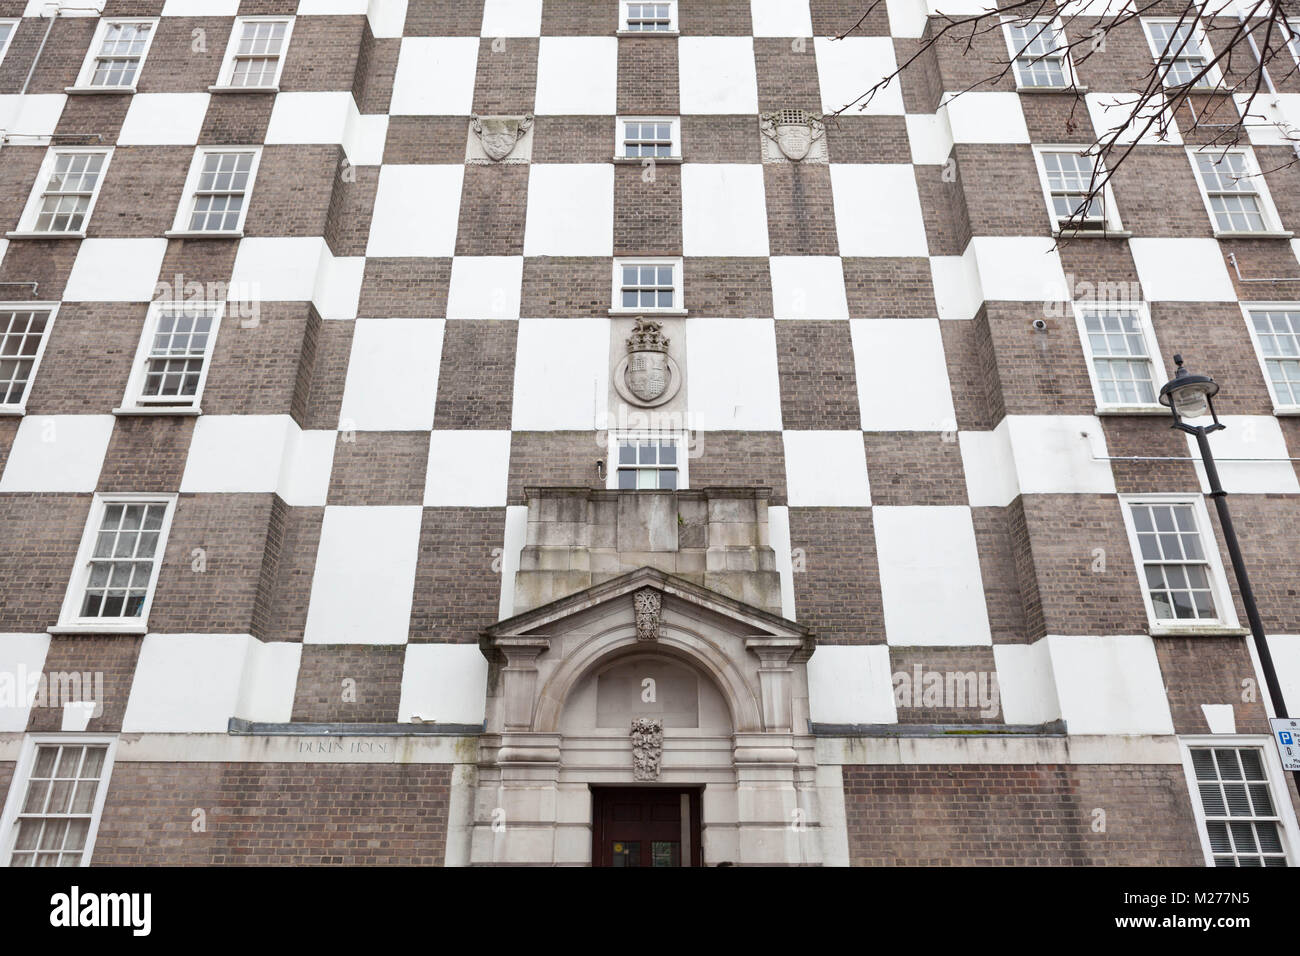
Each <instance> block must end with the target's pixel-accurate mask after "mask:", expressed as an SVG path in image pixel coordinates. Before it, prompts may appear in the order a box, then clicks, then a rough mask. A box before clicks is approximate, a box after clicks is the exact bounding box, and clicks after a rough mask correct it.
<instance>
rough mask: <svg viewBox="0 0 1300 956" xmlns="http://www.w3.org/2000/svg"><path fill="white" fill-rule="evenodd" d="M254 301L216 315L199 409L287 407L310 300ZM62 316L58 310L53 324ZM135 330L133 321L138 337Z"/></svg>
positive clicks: (274, 410) (258, 411) (282, 411)
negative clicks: (253, 306)
mask: <svg viewBox="0 0 1300 956" xmlns="http://www.w3.org/2000/svg"><path fill="white" fill-rule="evenodd" d="M257 307H258V311H259V314H258V315H257V316H256V317H254V316H251V315H248V316H240V315H236V314H231V313H230V312H229V310H228V311H227V315H226V316H225V318H223V319H222V321H221V328H220V329H218V330H217V339H216V342H215V343H213V352H212V367H211V369H210V370H209V371H208V380H207V383H206V384H205V385H204V387H203V398H202V400H201V401H200V404H201V405H202V406H203V412H204V414H207V415H287V414H289V413H290V412H291V411H292V406H293V398H294V387H295V385H296V383H297V379H298V368H299V363H300V361H301V360H302V357H303V341H304V336H305V334H306V329H307V325H308V324H309V321H310V319H309V315H310V306H309V305H308V304H307V303H304V302H260V303H258V304H257ZM62 321H63V315H62V313H60V315H59V319H58V322H56V323H55V328H56V329H57V328H58V325H59V322H62ZM254 323H255V324H254ZM347 327H348V328H349V329H350V328H351V326H350V325H348V326H347ZM139 334H140V331H139V327H137V329H136V336H137V339H138V337H139ZM119 400H120V396H119Z"/></svg>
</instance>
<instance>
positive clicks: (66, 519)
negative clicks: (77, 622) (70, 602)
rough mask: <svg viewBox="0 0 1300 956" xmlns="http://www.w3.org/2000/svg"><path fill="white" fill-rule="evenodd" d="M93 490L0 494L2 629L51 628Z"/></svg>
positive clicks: (11, 631) (12, 631)
mask: <svg viewBox="0 0 1300 956" xmlns="http://www.w3.org/2000/svg"><path fill="white" fill-rule="evenodd" d="M90 500H91V499H90V495H70V494H35V495H32V494H4V495H0V527H3V528H4V529H5V539H6V541H7V545H6V547H5V548H4V549H3V550H0V581H3V582H4V591H5V597H4V600H3V601H0V633H6V632H7V633H14V634H24V633H25V634H31V633H34V632H36V631H43V630H45V629H46V628H47V627H52V626H53V625H54V624H55V623H56V622H57V621H58V619H59V610H60V608H61V607H62V606H63V598H64V595H65V594H66V593H67V588H68V576H69V575H70V574H71V573H72V567H73V565H74V564H75V563H76V560H77V546H78V545H80V543H81V534H82V532H83V531H84V530H85V528H86V516H87V514H88V513H89V511H90Z"/></svg>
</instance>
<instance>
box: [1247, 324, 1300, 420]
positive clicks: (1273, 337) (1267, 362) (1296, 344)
mask: <svg viewBox="0 0 1300 956" xmlns="http://www.w3.org/2000/svg"><path fill="white" fill-rule="evenodd" d="M1250 321H1251V324H1252V325H1254V327H1255V339H1256V340H1257V341H1258V342H1259V350H1260V352H1261V353H1262V354H1263V356H1264V371H1265V372H1266V373H1267V374H1268V384H1269V387H1271V388H1272V389H1273V401H1275V402H1277V403H1278V404H1279V405H1300V308H1297V309H1263V310H1259V311H1252V312H1251V313H1250Z"/></svg>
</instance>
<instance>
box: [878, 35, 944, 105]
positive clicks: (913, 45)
mask: <svg viewBox="0 0 1300 956" xmlns="http://www.w3.org/2000/svg"><path fill="white" fill-rule="evenodd" d="M933 30H934V24H933V23H930V24H929V25H927V26H926V28H925V39H914V38H908V37H895V38H894V62H895V63H897V64H898V65H899V66H902V65H903V64H904V63H908V62H910V63H911V65H910V66H909V67H908V68H907V69H905V70H903V72H902V73H901V74H900V76H899V80H901V83H900V87H901V91H902V94H903V108H904V109H905V110H907V112H909V113H934V112H936V111H937V110H938V108H939V103H940V102H942V100H943V95H944V93H945V92H946V90H945V88H944V83H943V78H942V77H941V76H940V75H939V57H938V54H937V53H936V51H935V50H934V49H933V48H930V49H923V46H924V44H925V42H926V39H928V38H929V37H930V36H931V34H932V32H933ZM913 57H916V59H915V60H913V59H912V58H913ZM863 92H864V93H865V92H866V91H865V90H864V91H863Z"/></svg>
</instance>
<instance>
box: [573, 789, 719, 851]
mask: <svg viewBox="0 0 1300 956" xmlns="http://www.w3.org/2000/svg"><path fill="white" fill-rule="evenodd" d="M591 796H592V848H591V860H592V864H593V865H594V866H700V865H701V861H702V860H703V854H702V853H701V852H700V792H699V791H698V790H684V789H676V788H668V787H598V788H594V789H593V790H592V793H591ZM683 813H684V814H685V816H684V817H683ZM683 823H685V826H684V827H683ZM683 857H686V858H687V859H689V862H686V861H685V860H684V859H683Z"/></svg>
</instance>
